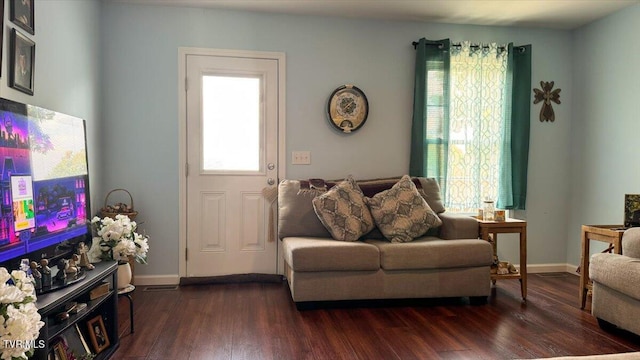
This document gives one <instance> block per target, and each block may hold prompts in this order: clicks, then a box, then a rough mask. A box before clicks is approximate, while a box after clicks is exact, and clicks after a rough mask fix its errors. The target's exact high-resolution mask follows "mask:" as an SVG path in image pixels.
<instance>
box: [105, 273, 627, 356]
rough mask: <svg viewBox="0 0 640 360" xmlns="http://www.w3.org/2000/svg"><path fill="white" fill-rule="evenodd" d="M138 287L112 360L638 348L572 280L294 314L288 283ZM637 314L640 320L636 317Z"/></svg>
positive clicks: (537, 280) (542, 278) (533, 280)
mask: <svg viewBox="0 0 640 360" xmlns="http://www.w3.org/2000/svg"><path fill="white" fill-rule="evenodd" d="M154 288H155V287H143V286H139V287H138V288H137V289H136V290H135V293H134V295H133V298H134V302H135V329H136V331H135V333H134V334H129V314H128V303H127V301H126V299H124V298H122V299H120V301H121V302H120V304H119V305H120V307H119V328H120V334H121V340H120V341H121V344H120V348H119V349H118V351H117V352H116V354H115V356H114V358H115V359H531V358H539V357H552V356H566V355H589V354H608V353H618V352H630V351H640V337H637V336H635V335H632V334H630V333H627V332H623V331H614V332H605V331H603V330H601V329H600V328H599V327H598V324H597V321H596V320H595V319H594V318H593V317H592V316H591V314H590V313H589V309H586V310H580V309H579V308H578V305H577V304H578V277H577V276H574V275H572V274H567V273H562V274H530V275H529V288H528V299H527V302H526V304H525V303H522V302H521V299H520V288H519V282H518V281H515V280H505V281H499V282H498V283H497V285H496V286H495V288H494V289H493V291H492V295H491V296H490V297H489V299H488V303H487V304H486V305H469V303H468V300H467V299H445V300H419V301H390V302H387V301H378V302H368V303H339V304H324V305H327V306H326V307H322V308H317V309H310V310H304V311H298V310H296V307H295V305H294V304H293V302H292V301H291V297H290V294H289V290H288V288H287V286H286V283H285V282H282V283H268V282H266V283H237V284H215V285H195V286H182V287H179V288H177V290H170V289H154ZM639 320H640V319H639Z"/></svg>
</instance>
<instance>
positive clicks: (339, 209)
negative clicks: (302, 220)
mask: <svg viewBox="0 0 640 360" xmlns="http://www.w3.org/2000/svg"><path fill="white" fill-rule="evenodd" d="M312 203H313V209H314V210H315V212H316V215H318V218H319V219H320V222H321V223H322V224H323V225H324V227H326V228H327V230H329V232H330V233H331V236H333V238H334V239H336V240H343V241H356V240H358V239H359V238H360V236H362V235H364V234H366V233H368V232H369V231H371V230H372V229H373V227H374V226H375V224H374V223H373V218H372V217H371V212H369V208H368V207H367V204H365V202H364V195H363V194H362V191H361V190H360V188H359V187H358V185H357V184H356V182H355V180H353V178H352V177H350V176H349V177H348V178H347V179H346V180H345V181H343V182H341V183H340V184H338V185H336V186H334V187H332V188H331V190H329V191H327V192H325V193H324V194H322V195H319V196H316V197H315V198H314V199H313V201H312Z"/></svg>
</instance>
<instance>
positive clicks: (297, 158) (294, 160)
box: [291, 151, 311, 165]
mask: <svg viewBox="0 0 640 360" xmlns="http://www.w3.org/2000/svg"><path fill="white" fill-rule="evenodd" d="M291 164H293V165H310V164H311V151H293V152H292V153H291Z"/></svg>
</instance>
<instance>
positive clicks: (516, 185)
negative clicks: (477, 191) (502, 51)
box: [497, 43, 531, 210]
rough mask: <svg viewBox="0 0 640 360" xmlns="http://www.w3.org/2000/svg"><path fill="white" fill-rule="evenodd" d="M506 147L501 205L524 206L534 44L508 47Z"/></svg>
mask: <svg viewBox="0 0 640 360" xmlns="http://www.w3.org/2000/svg"><path fill="white" fill-rule="evenodd" d="M508 52H509V58H508V62H507V79H506V80H507V81H506V84H505V85H506V86H505V99H510V100H511V101H506V102H505V105H504V107H505V111H504V123H505V126H504V129H503V131H504V132H503V139H504V141H503V147H502V151H501V161H500V164H501V166H500V184H499V190H498V201H497V206H498V207H499V208H502V209H513V210H524V209H525V205H526V200H527V169H528V167H529V132H530V126H531V115H530V111H531V45H524V46H513V43H510V44H509V47H508Z"/></svg>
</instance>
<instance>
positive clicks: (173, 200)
mask: <svg viewBox="0 0 640 360" xmlns="http://www.w3.org/2000/svg"><path fill="white" fill-rule="evenodd" d="M103 10H104V11H103V13H102V27H101V29H102V33H103V42H102V51H103V67H102V69H103V76H104V83H103V85H104V87H103V89H104V102H103V108H104V111H103V114H104V118H105V124H107V126H105V127H104V129H103V130H104V132H103V136H104V138H105V139H108V141H107V142H105V143H104V147H103V150H104V154H105V163H104V172H103V181H104V184H105V187H104V188H105V189H110V188H116V187H124V188H126V189H128V190H130V191H131V192H132V193H133V195H134V198H135V205H136V207H137V209H138V210H139V211H140V212H141V214H140V216H139V219H140V220H141V221H144V224H143V227H144V228H145V229H146V231H147V232H148V233H149V234H150V235H151V237H152V240H151V241H150V244H151V250H150V254H149V256H150V263H149V265H146V266H139V267H136V274H141V275H165V274H167V275H169V274H177V273H178V256H177V253H178V197H179V194H178V174H179V168H178V162H179V160H178V133H177V132H178V93H177V88H178V85H177V84H178V83H177V82H178V81H179V80H178V78H177V74H178V56H177V52H178V48H179V47H204V48H221V49H242V50H261V51H281V52H284V53H286V56H287V69H286V71H287V83H286V90H287V99H286V104H287V107H286V115H287V130H286V133H287V150H288V154H287V158H288V159H289V162H290V158H291V151H293V150H310V151H311V152H312V155H311V156H312V165H307V166H300V165H297V166H294V165H287V177H288V178H308V177H325V178H339V177H344V176H346V175H348V174H352V175H353V176H354V177H356V178H360V179H363V178H372V177H381V176H391V175H401V174H404V173H406V172H407V171H408V157H409V139H410V137H409V132H410V127H411V107H412V102H413V99H412V96H413V95H412V89H413V66H414V57H415V53H414V49H413V47H412V46H411V42H412V41H415V40H417V39H419V38H420V37H423V36H425V37H427V38H429V39H441V38H446V37H449V38H451V39H452V40H454V41H456V40H458V41H459V40H471V41H480V42H498V43H507V42H514V43H515V44H529V43H530V44H533V79H534V86H536V87H538V86H539V84H538V82H539V81H540V80H545V81H549V80H553V81H555V83H556V87H557V88H561V89H562V93H561V94H562V97H561V99H562V105H557V106H555V110H556V122H555V123H540V122H539V121H538V120H537V118H538V112H539V110H540V107H539V106H533V107H532V121H531V125H532V126H531V152H530V165H529V197H528V204H527V205H528V209H527V211H526V212H524V211H523V212H519V213H518V214H516V215H517V216H518V217H521V218H526V219H527V220H528V221H529V236H528V239H529V263H530V264H557V263H561V264H564V263H565V262H566V247H565V246H564V244H565V241H566V239H567V226H566V225H567V223H568V221H569V196H568V193H569V191H570V185H571V183H570V181H569V178H570V175H571V172H570V169H571V159H570V140H571V135H570V130H571V126H572V118H573V114H572V110H573V108H574V107H573V104H572V97H571V94H572V93H573V83H572V69H573V60H574V57H573V56H572V53H571V52H572V36H571V33H570V32H568V31H555V30H540V29H527V28H509V27H483V26H464V25H443V24H430V23H418V22H396V21H381V20H354V19H344V18H329V17H308V16H292V15H275V14H258V13H249V12H232V11H220V10H211V9H207V10H205V9H197V8H179V7H160V6H142V5H126V4H114V3H105V4H103ZM344 83H353V84H356V85H357V86H359V87H360V88H361V89H363V90H364V91H365V93H366V95H367V97H368V99H369V102H370V107H371V109H370V114H369V119H368V120H367V123H366V125H365V126H364V127H363V128H362V129H361V130H359V131H358V132H357V133H354V134H352V135H350V136H345V135H342V134H338V133H336V132H335V131H333V130H332V128H331V127H330V126H329V124H328V123H327V120H326V118H325V115H324V111H325V104H326V100H327V98H328V96H329V94H330V93H331V91H332V90H333V89H335V88H336V87H337V86H339V85H341V84H344ZM98 199H99V198H98ZM502 244H503V245H504V247H502V245H501V253H502V254H501V255H502V256H503V257H504V258H507V259H509V260H513V261H516V262H517V250H516V246H515V242H514V241H505V242H503V243H502Z"/></svg>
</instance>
